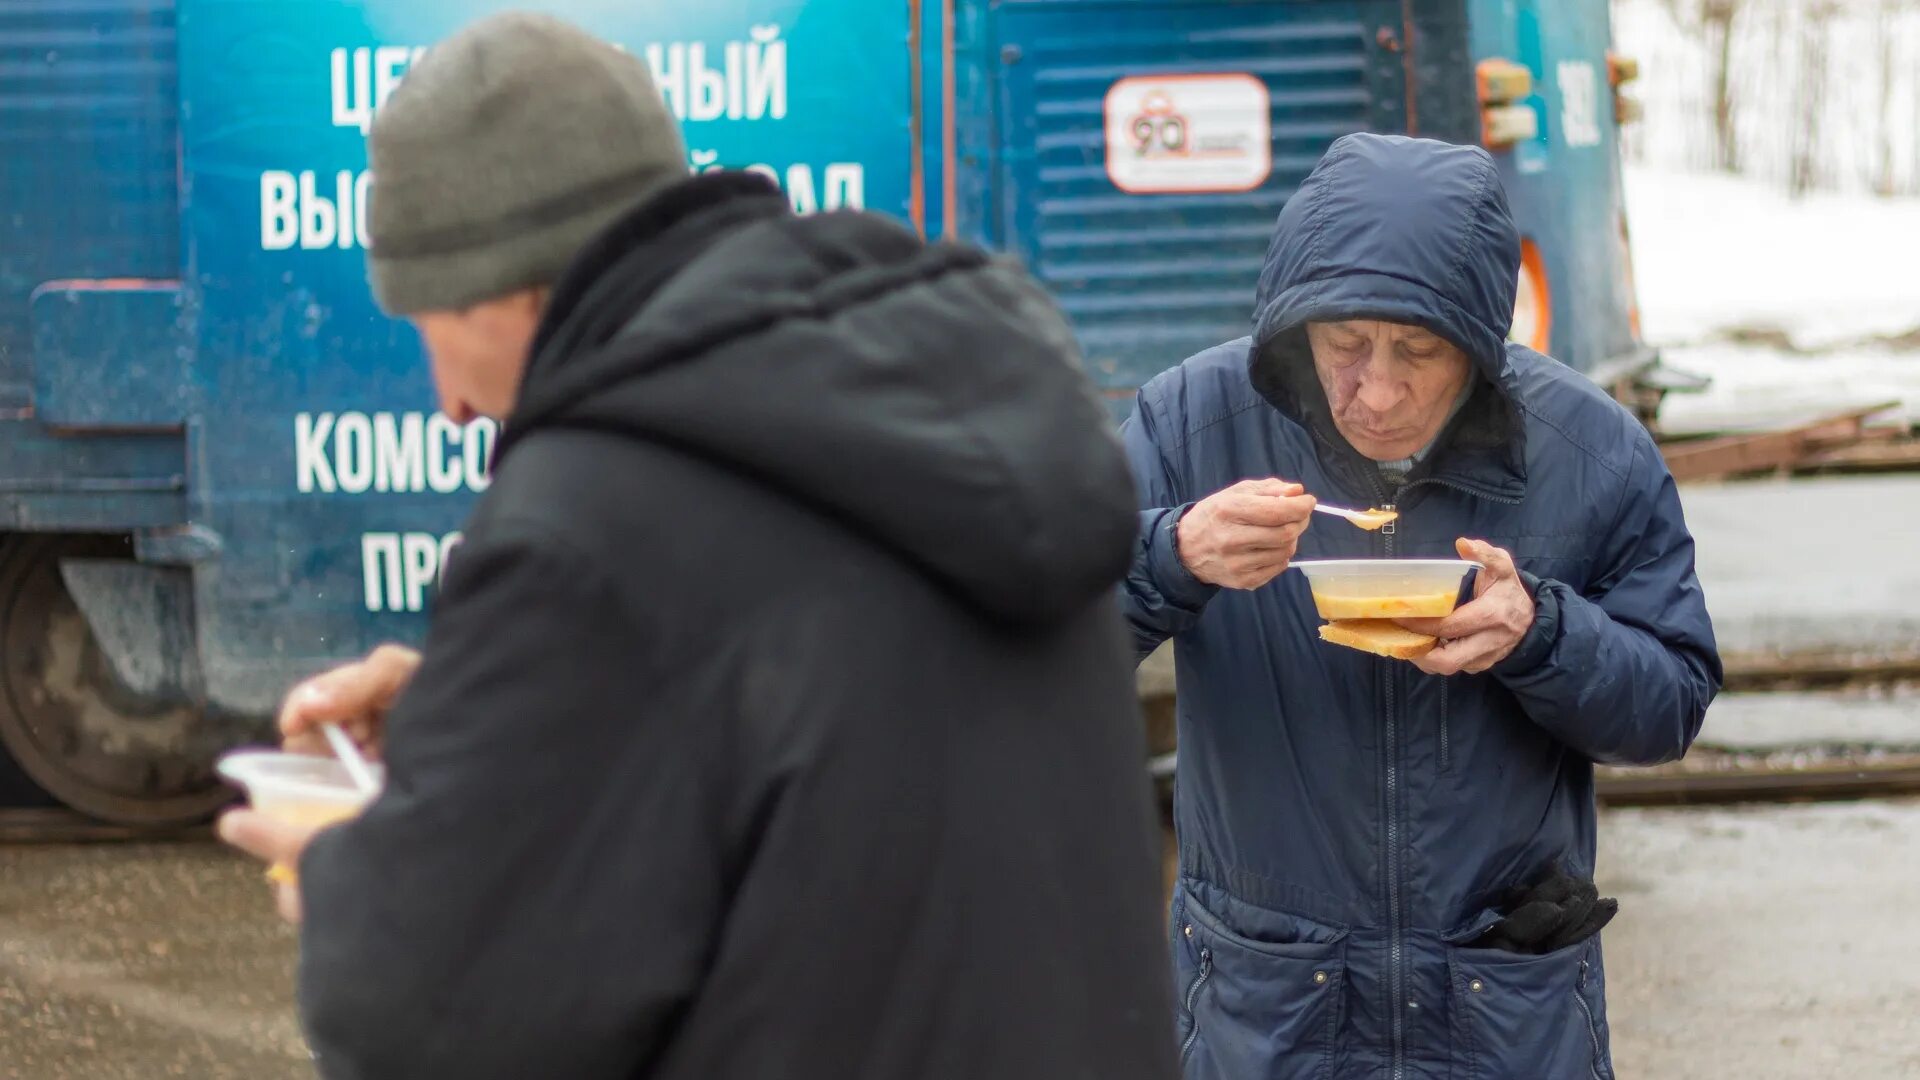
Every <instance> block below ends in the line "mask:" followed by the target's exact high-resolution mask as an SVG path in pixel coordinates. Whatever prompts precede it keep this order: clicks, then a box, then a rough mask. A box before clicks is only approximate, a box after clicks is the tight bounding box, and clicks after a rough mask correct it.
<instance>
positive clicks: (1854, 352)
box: [1660, 342, 1920, 435]
mask: <svg viewBox="0 0 1920 1080" xmlns="http://www.w3.org/2000/svg"><path fill="white" fill-rule="evenodd" d="M1661 360H1662V362H1664V363H1665V364H1667V365H1668V366H1669V367H1673V368H1677V369H1679V370H1682V371H1687V372H1691V373H1693V374H1697V375H1705V376H1707V377H1708V378H1710V379H1712V380H1713V382H1712V383H1711V384H1710V385H1709V386H1708V387H1707V388H1706V389H1705V390H1703V391H1701V392H1699V393H1684V394H1669V395H1668V396H1667V398H1666V400H1665V401H1664V402H1663V403H1662V404H1661V406H1660V429H1661V430H1662V431H1663V432H1666V433H1667V434H1670V435H1697V434H1706V433H1711V432H1724V431H1741V430H1763V429H1769V428H1778V427H1787V426H1793V425H1797V424H1801V423H1806V422H1808V421H1811V420H1815V419H1818V418H1820V417H1824V416H1833V415H1837V414H1839V413H1844V412H1849V411H1852V410H1854V409H1858V408H1861V407H1864V406H1868V405H1877V404H1879V403H1881V402H1898V403H1899V406H1898V407H1897V408H1895V409H1894V410H1893V411H1892V412H1890V413H1887V414H1883V416H1881V417H1877V418H1876V420H1877V421H1885V422H1888V423H1898V424H1901V425H1904V426H1907V427H1912V426H1915V425H1916V424H1920V352H1901V351H1897V350H1891V349H1843V350H1840V351H1836V352H1832V353H1824V354H1819V355H1812V356H1809V355H1802V354H1794V353H1786V352H1782V351H1780V350H1779V349H1772V348H1759V347H1754V346H1747V345H1737V344H1733V343H1728V342H1718V343H1713V344H1707V345H1692V346H1680V347H1674V346H1669V347H1667V348H1664V349H1662V350H1661Z"/></svg>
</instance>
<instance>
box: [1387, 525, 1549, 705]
mask: <svg viewBox="0 0 1920 1080" xmlns="http://www.w3.org/2000/svg"><path fill="white" fill-rule="evenodd" d="M1455 547H1456V548H1457V549H1458V550H1459V552H1460V557H1461V558H1463V559H1472V560H1474V561H1475V562H1478V563H1479V564H1480V566H1481V570H1480V574H1479V576H1478V577H1477V578H1476V579H1475V580H1474V583H1473V599H1472V600H1470V601H1468V602H1467V603H1466V604H1464V605H1462V606H1461V607H1460V608H1458V609H1457V610H1455V611H1454V613H1453V614H1451V615H1449V616H1447V617H1446V618H1444V619H1399V620H1396V621H1397V622H1399V624H1400V625H1401V626H1404V627H1406V628H1407V629H1409V630H1411V631H1413V632H1414V633H1416V634H1431V635H1433V636H1434V637H1437V638H1439V639H1440V644H1439V645H1438V646H1437V647H1435V648H1434V650H1433V651H1432V652H1430V653H1428V654H1427V655H1425V656H1423V657H1421V658H1419V659H1418V660H1415V661H1414V662H1413V663H1414V665H1415V666H1416V667H1418V668H1419V669H1420V670H1421V671H1424V672H1426V673H1427V674H1429V675H1458V674H1459V673H1461V672H1463V671H1464V672H1466V673H1467V674H1469V675H1477V674H1479V673H1480V672H1483V671H1485V670H1487V669H1488V668H1490V667H1492V666H1493V665H1495V664H1497V663H1499V662H1500V661H1502V660H1505V659H1506V658H1507V657H1508V656H1510V655H1512V654H1513V650H1514V649H1516V648H1518V647H1519V645H1520V641H1521V639H1522V638H1524V637H1526V636H1527V631H1528V630H1530V629H1532V628H1533V595H1532V594H1531V593H1529V592H1528V591H1527V586H1526V583H1525V582H1523V581H1521V580H1520V571H1519V569H1518V568H1516V567H1515V566H1514V565H1513V556H1512V555H1511V554H1509V553H1508V552H1506V551H1502V550H1501V549H1499V548H1497V547H1494V546H1493V545H1492V544H1489V543H1487V542H1485V541H1483V540H1461V541H1459V542H1458V543H1457V544H1456V545H1455Z"/></svg>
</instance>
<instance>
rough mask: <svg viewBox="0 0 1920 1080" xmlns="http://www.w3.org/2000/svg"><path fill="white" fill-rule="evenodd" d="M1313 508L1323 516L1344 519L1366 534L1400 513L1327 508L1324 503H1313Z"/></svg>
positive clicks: (1337, 507) (1390, 520) (1339, 507)
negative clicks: (1330, 515)
mask: <svg viewBox="0 0 1920 1080" xmlns="http://www.w3.org/2000/svg"><path fill="white" fill-rule="evenodd" d="M1313 508H1314V509H1315V510H1318V511H1319V512H1321V513H1323V514H1332V515H1333V516H1334V517H1337V518H1346V519H1347V520H1348V521H1350V522H1352V523H1353V524H1354V525H1356V526H1358V527H1359V528H1362V529H1365V530H1367V531H1368V532H1372V531H1373V530H1375V529H1378V528H1379V527H1381V526H1382V525H1386V524H1388V523H1389V522H1392V521H1393V520H1394V519H1395V518H1398V517H1399V516H1400V512H1399V511H1397V510H1349V509H1347V508H1346V507H1344V506H1328V505H1327V504H1326V503H1314V504H1313Z"/></svg>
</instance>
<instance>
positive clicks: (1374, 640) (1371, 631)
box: [1320, 619, 1435, 660]
mask: <svg viewBox="0 0 1920 1080" xmlns="http://www.w3.org/2000/svg"><path fill="white" fill-rule="evenodd" d="M1320 640H1322V641H1330V642H1332V643H1333V644H1335V645H1345V646H1346V647H1347V648H1349V649H1359V650H1360V651H1361V652H1370V653H1373V654H1374V655H1375V656H1391V657H1393V658H1394V659H1395V660H1413V659H1416V658H1418V657H1422V656H1425V655H1427V654H1428V653H1430V652H1432V651H1433V646H1434V644H1435V640H1434V639H1433V638H1431V637H1428V636H1427V635H1425V634H1416V633H1414V632H1413V631H1411V630H1404V629H1402V628H1401V627H1400V626H1399V625H1398V624H1397V623H1394V622H1393V621H1392V620H1390V619H1342V620H1341V621H1339V622H1330V623H1325V624H1323V625H1322V626H1321V627H1320Z"/></svg>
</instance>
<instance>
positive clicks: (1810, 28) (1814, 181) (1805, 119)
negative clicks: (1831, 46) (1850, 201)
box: [1787, 0, 1834, 198]
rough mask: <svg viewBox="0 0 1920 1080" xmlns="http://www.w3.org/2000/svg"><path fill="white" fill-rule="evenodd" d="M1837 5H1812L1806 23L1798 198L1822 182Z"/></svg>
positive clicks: (1792, 176)
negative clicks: (1830, 40)
mask: <svg viewBox="0 0 1920 1080" xmlns="http://www.w3.org/2000/svg"><path fill="white" fill-rule="evenodd" d="M1833 13H1834V5H1833V4H1832V3H1830V2H1826V0H1819V2H1815V3H1812V4H1809V5H1808V7H1807V11H1806V22H1805V24H1804V26H1803V30H1802V37H1801V52H1800V81H1799V92H1798V95H1797V99H1798V100H1797V101H1796V102H1795V104H1796V106H1797V107H1796V109H1795V111H1796V112H1797V113H1798V114H1799V115H1798V117H1797V119H1796V120H1795V123H1794V131H1793V161H1792V165H1791V168H1790V170H1789V172H1788V175H1787V190H1788V192H1789V193H1790V194H1791V195H1793V197H1794V198H1799V197H1800V196H1802V195H1805V194H1807V193H1808V192H1810V191H1812V190H1813V189H1814V188H1816V187H1818V186H1819V185H1820V171H1821V170H1820V166H1821V158H1820V149H1821V142H1822V139H1821V134H1822V131H1823V128H1822V124H1821V118H1822V116H1823V114H1824V113H1825V112H1826V106H1827V82H1828V80H1827V44H1828V38H1829V37H1830V36H1831V34H1832V29H1833V28H1832V26H1831V22H1832V18H1833Z"/></svg>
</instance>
